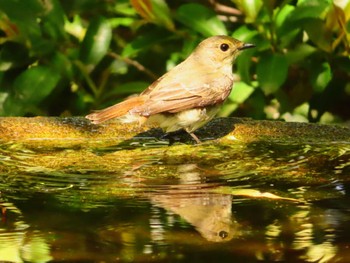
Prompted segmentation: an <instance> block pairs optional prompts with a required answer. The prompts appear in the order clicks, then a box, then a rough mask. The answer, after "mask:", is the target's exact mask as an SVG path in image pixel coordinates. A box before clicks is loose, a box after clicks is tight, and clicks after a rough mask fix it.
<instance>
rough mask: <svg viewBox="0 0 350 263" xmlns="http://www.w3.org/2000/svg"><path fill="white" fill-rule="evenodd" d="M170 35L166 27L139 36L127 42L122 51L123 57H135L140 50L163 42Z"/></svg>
mask: <svg viewBox="0 0 350 263" xmlns="http://www.w3.org/2000/svg"><path fill="white" fill-rule="evenodd" d="M168 37H169V33H168V32H165V31H164V29H158V30H157V29H154V30H152V31H150V32H148V33H144V34H142V35H140V36H138V37H137V38H136V39H134V40H133V41H131V42H130V43H129V44H127V45H126V46H125V48H124V50H123V52H122V56H123V57H133V56H135V55H136V54H137V53H138V52H140V51H144V50H146V49H148V48H149V47H151V46H154V45H156V44H159V43H161V42H162V41H164V40H165V39H167V38H168Z"/></svg>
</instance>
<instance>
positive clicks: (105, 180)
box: [0, 140, 350, 262]
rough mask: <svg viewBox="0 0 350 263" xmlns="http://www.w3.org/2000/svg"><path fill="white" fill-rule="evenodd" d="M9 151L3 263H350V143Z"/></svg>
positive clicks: (1, 160) (152, 144)
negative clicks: (4, 262) (6, 262)
mask: <svg viewBox="0 0 350 263" xmlns="http://www.w3.org/2000/svg"><path fill="white" fill-rule="evenodd" d="M40 145H44V144H40V141H38V142H37V143H36V144H25V143H18V142H12V143H8V142H7V143H3V144H1V145H0V174H1V176H0V182H1V183H0V209H1V211H2V212H1V214H0V219H1V221H0V261H8V262H50V261H53V262H61V261H65V262H78V261H79V262H194V261H195V262H350V254H349V249H350V248H349V245H350V231H349V230H350V183H349V179H350V143H349V142H330V143H328V144H324V143H322V144H317V143H292V144H290V143H289V144H286V143H284V142H276V141H275V142H266V141H265V142H254V143H240V142H233V143H232V144H219V143H215V142H210V143H204V144H203V145H184V144H175V145H172V146H169V145H168V144H167V143H164V142H159V141H149V140H148V141H147V140H146V142H140V141H136V140H135V141H132V142H127V143H125V144H121V145H112V146H107V147H105V146H103V147H102V146H101V147H94V148H86V147H74V148H63V147H58V148H55V147H44V146H40Z"/></svg>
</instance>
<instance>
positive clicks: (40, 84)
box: [14, 66, 60, 104]
mask: <svg viewBox="0 0 350 263" xmlns="http://www.w3.org/2000/svg"><path fill="white" fill-rule="evenodd" d="M59 79H60V74H59V73H57V72H56V71H53V70H52V69H50V68H48V67H45V66H37V67H32V68H29V69H27V70H26V71H24V72H23V73H22V74H20V75H19V76H18V77H17V78H16V80H15V82H14V88H15V90H16V92H17V95H18V97H19V99H20V100H21V101H22V102H23V103H26V104H37V103H39V102H41V101H42V100H43V99H44V98H45V97H47V96H48V95H49V94H50V93H51V91H52V90H53V89H54V88H55V86H56V85H57V83H58V81H59Z"/></svg>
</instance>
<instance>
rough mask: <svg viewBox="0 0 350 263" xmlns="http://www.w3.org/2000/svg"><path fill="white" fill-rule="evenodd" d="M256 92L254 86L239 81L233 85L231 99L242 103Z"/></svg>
mask: <svg viewBox="0 0 350 263" xmlns="http://www.w3.org/2000/svg"><path fill="white" fill-rule="evenodd" d="M253 92H254V87H252V86H250V85H248V84H247V83H245V82H242V81H240V82H237V83H235V84H234V85H233V89H232V92H231V94H230V96H229V98H230V100H232V101H234V102H236V103H242V102H244V101H245V100H246V99H248V98H249V96H250V95H251V94H252V93H253Z"/></svg>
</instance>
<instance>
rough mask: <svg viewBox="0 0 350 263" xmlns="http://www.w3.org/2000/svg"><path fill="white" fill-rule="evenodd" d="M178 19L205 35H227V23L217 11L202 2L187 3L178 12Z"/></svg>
mask: <svg viewBox="0 0 350 263" xmlns="http://www.w3.org/2000/svg"><path fill="white" fill-rule="evenodd" d="M176 18H177V20H178V21H180V22H181V23H183V24H184V25H185V26H187V27H189V28H191V29H192V30H194V31H196V32H198V33H200V34H202V35H203V36H205V37H209V36H213V35H227V31H226V28H225V25H224V24H223V23H222V22H221V21H220V20H219V18H218V17H217V16H216V13H215V12H214V11H213V10H211V9H209V8H207V7H204V6H202V5H200V4H194V3H191V4H185V5H182V6H180V7H179V9H178V10H177V13H176Z"/></svg>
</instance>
